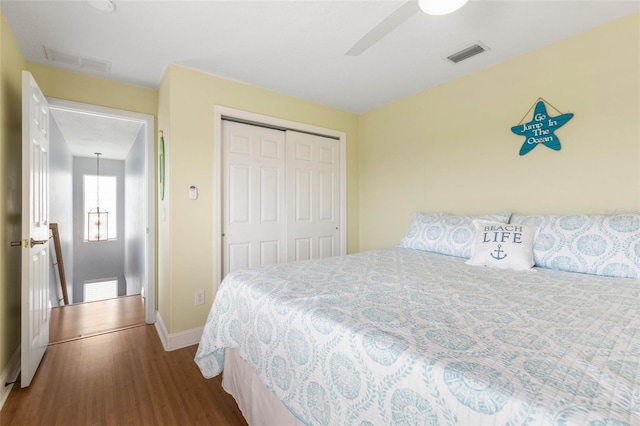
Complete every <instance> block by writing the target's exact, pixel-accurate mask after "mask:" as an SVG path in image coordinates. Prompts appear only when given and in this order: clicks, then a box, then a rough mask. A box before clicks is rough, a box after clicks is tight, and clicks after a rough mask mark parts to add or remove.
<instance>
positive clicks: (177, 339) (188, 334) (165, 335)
mask: <svg viewBox="0 0 640 426" xmlns="http://www.w3.org/2000/svg"><path fill="white" fill-rule="evenodd" d="M156 331H157V332H158V337H160V341H161V342H162V347H164V350H165V351H174V350H176V349H180V348H186V347H187V346H192V345H197V344H198V343H199V342H200V337H201V336H202V332H203V331H204V327H196V328H192V329H190V330H185V331H181V332H179V333H173V334H169V332H168V331H167V327H166V326H165V325H164V320H163V319H162V315H160V312H157V313H156Z"/></svg>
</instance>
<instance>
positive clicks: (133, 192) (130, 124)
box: [48, 99, 156, 324]
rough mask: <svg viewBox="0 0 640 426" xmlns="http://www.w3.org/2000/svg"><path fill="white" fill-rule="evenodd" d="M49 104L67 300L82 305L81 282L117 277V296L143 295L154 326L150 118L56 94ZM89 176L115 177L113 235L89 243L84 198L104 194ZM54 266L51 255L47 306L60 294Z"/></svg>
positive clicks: (55, 216) (53, 207) (54, 216)
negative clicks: (67, 98) (56, 96)
mask: <svg viewBox="0 0 640 426" xmlns="http://www.w3.org/2000/svg"><path fill="white" fill-rule="evenodd" d="M48 101H49V106H50V110H51V121H52V123H51V126H50V127H51V130H50V137H51V139H52V140H53V143H52V148H51V152H50V175H51V179H50V182H51V184H50V186H51V195H50V218H51V222H52V223H58V222H59V223H58V228H59V229H60V241H61V245H62V259H63V265H64V266H63V267H64V269H65V275H66V277H67V280H66V281H67V282H66V288H67V292H68V294H69V302H70V303H72V302H76V303H78V302H84V290H85V284H86V285H91V284H92V283H95V282H96V281H97V280H114V279H115V281H116V282H117V287H118V289H117V294H118V296H128V295H131V294H141V295H142V298H143V300H144V302H145V303H144V322H146V323H149V324H151V323H154V322H155V320H156V295H155V293H156V291H155V290H156V289H155V155H154V152H155V150H154V147H155V138H154V135H155V127H154V118H153V116H151V115H147V114H140V113H134V112H130V111H123V110H117V109H112V108H106V107H101V106H96V105H90V104H83V103H77V102H71V101H65V100H60V99H48ZM96 153H100V155H96ZM91 176H93V177H94V178H95V176H100V178H99V179H98V182H99V183H103V182H105V179H107V177H108V176H110V177H115V179H114V181H115V182H117V186H118V190H117V193H118V198H117V202H116V204H115V206H116V207H114V208H112V211H111V212H109V214H110V217H109V220H108V223H109V226H110V227H111V226H113V228H112V229H113V231H116V232H115V233H114V235H110V236H109V238H107V239H105V240H104V241H97V242H94V241H90V239H89V238H88V236H87V235H86V233H85V232H84V231H85V229H86V228H87V225H88V219H87V214H85V212H84V210H85V207H86V206H84V204H83V202H84V199H85V198H87V199H88V198H89V194H88V193H89V192H91V195H92V196H95V193H96V192H98V191H100V192H99V193H100V194H102V193H103V192H104V188H103V189H102V190H100V189H99V188H100V185H97V188H96V189H95V190H93V189H92V188H93V185H94V183H91V184H89V183H87V182H94V181H92V180H90V179H88V178H89V177H91ZM103 186H104V185H103ZM112 224H113V225H112ZM109 233H110V234H111V233H112V232H109ZM114 256H116V257H114ZM116 258H119V259H121V260H114V259H116ZM117 262H121V264H119V265H116V263H117ZM59 263H60V262H59V261H58V259H52V264H53V267H52V268H51V271H50V283H51V285H50V293H51V294H52V297H51V303H52V306H57V304H56V302H58V301H59V300H60V299H61V298H60V295H61V285H62V283H61V282H60V274H59V271H58V269H57V268H56V266H57V264H59ZM114 267H115V269H114ZM114 270H116V271H120V272H114ZM91 303H94V302H91Z"/></svg>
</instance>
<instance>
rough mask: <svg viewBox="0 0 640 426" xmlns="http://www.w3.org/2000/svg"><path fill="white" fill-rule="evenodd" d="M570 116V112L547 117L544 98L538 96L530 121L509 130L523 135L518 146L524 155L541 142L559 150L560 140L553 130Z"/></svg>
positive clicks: (569, 118)
mask: <svg viewBox="0 0 640 426" xmlns="http://www.w3.org/2000/svg"><path fill="white" fill-rule="evenodd" d="M552 108H553V106H552ZM554 109H555V108H554ZM529 111H531V110H529ZM556 111H557V110H556ZM558 112H560V111H558ZM527 113H528V112H527ZM525 116H526V115H525ZM572 117H573V114H572V113H566V114H562V113H560V115H558V116H556V117H549V114H548V113H547V107H546V106H545V103H544V100H542V99H541V98H539V99H538V102H537V103H536V106H535V109H534V111H533V118H532V119H531V121H529V122H528V123H524V124H518V125H517V126H513V127H512V128H511V131H512V132H513V133H515V134H516V135H521V136H524V137H525V141H524V143H523V144H522V147H521V148H520V155H525V154H526V153H528V152H529V151H531V150H532V149H533V148H535V147H536V146H538V145H539V144H543V145H545V146H547V147H548V148H551V149H553V150H554V151H560V140H559V139H558V137H557V136H556V135H555V133H554V132H555V131H556V130H557V129H558V128H560V127H562V126H563V125H564V124H565V123H566V122H567V121H569V120H571V118H572ZM523 120H524V118H523Z"/></svg>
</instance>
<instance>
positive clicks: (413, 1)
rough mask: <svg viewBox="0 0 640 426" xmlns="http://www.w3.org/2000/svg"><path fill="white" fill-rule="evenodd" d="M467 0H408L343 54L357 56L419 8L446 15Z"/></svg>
mask: <svg viewBox="0 0 640 426" xmlns="http://www.w3.org/2000/svg"><path fill="white" fill-rule="evenodd" d="M467 1H468V0H409V1H407V2H405V3H403V4H402V5H401V6H400V7H398V8H397V9H396V10H394V11H393V12H391V13H390V14H389V15H387V17H386V18H384V19H383V20H382V21H380V22H379V23H378V24H377V25H376V26H375V27H373V28H372V29H371V30H369V32H368V33H366V34H365V35H364V36H363V37H362V38H361V39H360V40H358V41H357V42H356V44H354V45H353V46H352V47H351V49H349V50H347V52H346V53H345V55H347V56H358V55H360V54H362V53H363V52H364V51H365V50H367V49H368V48H370V47H371V46H373V45H374V44H376V43H377V42H378V41H379V40H381V39H382V38H384V37H385V36H386V35H387V34H389V33H390V32H391V31H393V30H395V29H396V28H397V27H399V26H400V25H401V24H402V23H403V22H404V21H406V20H407V19H409V18H410V17H411V16H413V15H414V14H415V13H416V12H418V11H420V10H421V11H423V12H424V13H426V14H428V15H446V14H447V13H451V12H455V11H456V10H458V9H460V8H461V7H462V6H464V5H465V4H466V3H467Z"/></svg>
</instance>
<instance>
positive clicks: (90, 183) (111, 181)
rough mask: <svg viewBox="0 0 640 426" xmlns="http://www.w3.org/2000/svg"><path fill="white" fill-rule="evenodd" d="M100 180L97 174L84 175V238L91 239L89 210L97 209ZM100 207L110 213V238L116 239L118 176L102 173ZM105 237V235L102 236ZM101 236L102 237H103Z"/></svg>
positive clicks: (108, 235) (108, 237) (108, 236)
mask: <svg viewBox="0 0 640 426" xmlns="http://www.w3.org/2000/svg"><path fill="white" fill-rule="evenodd" d="M97 190H98V181H97V176H96V175H84V240H85V241H88V240H89V223H88V214H89V211H90V210H92V209H95V208H96V206H97V204H98V200H97V195H98V194H97ZM99 190H100V194H99V195H100V209H101V210H102V209H104V210H106V211H107V212H108V213H109V225H108V233H107V238H106V239H108V240H115V239H116V236H117V234H116V230H117V214H116V195H117V194H116V177H115V176H103V175H102V174H101V175H100V186H99ZM102 238H104V237H102ZM102 238H101V239H102Z"/></svg>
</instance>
